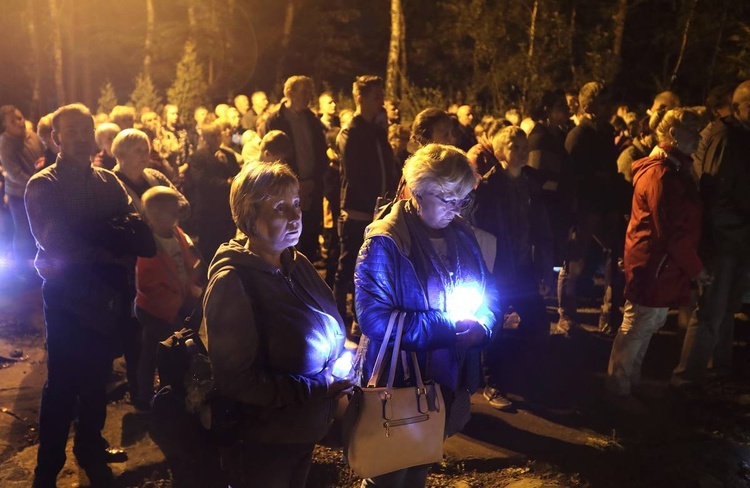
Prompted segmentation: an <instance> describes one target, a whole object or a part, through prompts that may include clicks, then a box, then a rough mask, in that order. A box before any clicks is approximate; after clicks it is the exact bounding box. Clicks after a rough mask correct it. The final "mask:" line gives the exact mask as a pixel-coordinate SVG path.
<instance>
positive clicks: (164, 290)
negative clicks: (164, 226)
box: [135, 226, 200, 323]
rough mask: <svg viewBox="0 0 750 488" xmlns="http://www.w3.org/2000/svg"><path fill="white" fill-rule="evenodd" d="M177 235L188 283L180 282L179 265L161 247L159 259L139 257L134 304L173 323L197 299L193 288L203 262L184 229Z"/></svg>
mask: <svg viewBox="0 0 750 488" xmlns="http://www.w3.org/2000/svg"><path fill="white" fill-rule="evenodd" d="M174 235H175V237H176V238H177V241H178V242H179V243H180V248H181V249H182V258H183V261H184V263H185V269H186V270H187V273H188V283H187V284H182V283H180V279H179V276H178V274H177V266H175V264H174V261H173V260H172V258H171V257H170V256H169V254H168V253H167V252H166V251H164V249H161V248H160V247H159V248H158V250H157V253H156V256H154V257H153V258H138V262H137V263H136V265H135V287H136V292H137V294H136V297H135V304H136V305H137V306H138V307H140V308H142V309H143V310H145V311H146V312H148V313H149V314H151V315H153V316H154V317H156V318H159V319H162V320H164V321H166V322H170V323H171V322H173V321H174V320H175V319H176V318H177V314H178V313H179V311H180V308H182V306H183V305H185V304H186V303H189V302H190V301H194V300H195V298H194V297H193V294H192V287H194V286H197V285H198V283H199V281H198V273H197V270H196V268H197V267H198V264H199V263H200V258H199V257H198V253H197V252H196V251H195V249H194V246H193V243H192V242H191V241H190V238H189V237H188V236H187V235H185V233H184V232H183V231H182V229H180V228H179V227H177V226H175V231H174ZM157 244H158V243H157ZM157 247H158V245H157Z"/></svg>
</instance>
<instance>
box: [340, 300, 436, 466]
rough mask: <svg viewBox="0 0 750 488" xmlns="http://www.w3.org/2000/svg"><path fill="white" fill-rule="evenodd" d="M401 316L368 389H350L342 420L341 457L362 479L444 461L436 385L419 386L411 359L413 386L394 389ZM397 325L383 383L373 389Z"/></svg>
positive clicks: (388, 332)
mask: <svg viewBox="0 0 750 488" xmlns="http://www.w3.org/2000/svg"><path fill="white" fill-rule="evenodd" d="M405 316H406V313H405V312H398V311H394V312H393V313H392V314H391V317H390V320H389V322H388V327H387V329H386V331H385V336H384V340H383V343H382V344H381V345H380V349H379V351H378V356H377V360H376V361H375V367H374V368H373V372H372V376H371V377H370V380H369V381H368V383H367V387H365V388H359V387H355V388H354V393H353V394H352V398H351V399H350V401H349V406H348V407H347V410H346V413H345V415H344V423H343V444H344V455H345V457H346V460H347V462H348V463H349V467H350V468H351V469H352V470H353V471H354V472H355V473H356V474H357V475H358V476H361V477H362V478H371V477H373V476H378V475H381V474H385V473H390V472H393V471H398V470H399V469H404V468H409V467H412V466H419V465H422V464H431V463H438V462H442V460H443V433H444V431H445V405H444V404H443V397H442V394H441V392H440V385H437V384H433V383H428V384H425V383H424V382H423V381H422V374H421V371H420V370H419V363H418V362H417V355H416V353H411V355H410V356H411V360H412V363H413V365H414V379H415V383H416V386H409V387H404V388H394V387H393V382H394V379H395V377H396V364H397V362H398V358H399V355H400V354H399V350H400V348H401V336H402V335H403V330H404V319H405ZM397 319H398V328H397V331H396V337H395V340H394V345H393V353H392V355H391V361H390V368H391V369H390V372H389V375H388V383H387V386H385V387H377V386H376V385H377V384H378V380H379V379H380V375H381V373H382V371H383V363H384V356H385V354H386V350H387V348H388V339H389V338H390V336H391V332H392V331H393V326H394V324H395V322H396V320H397ZM404 365H405V366H406V361H405V362H404Z"/></svg>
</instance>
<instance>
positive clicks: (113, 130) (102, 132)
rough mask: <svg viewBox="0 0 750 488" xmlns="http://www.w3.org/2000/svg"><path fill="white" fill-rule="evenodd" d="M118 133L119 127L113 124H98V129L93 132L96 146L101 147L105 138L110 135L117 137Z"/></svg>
mask: <svg viewBox="0 0 750 488" xmlns="http://www.w3.org/2000/svg"><path fill="white" fill-rule="evenodd" d="M118 132H120V126H119V125H117V124H113V123H112V122H105V123H103V124H100V125H99V127H97V128H96V132H94V139H96V145H97V146H101V145H102V141H103V140H104V137H105V136H107V135H110V134H115V135H117V133H118Z"/></svg>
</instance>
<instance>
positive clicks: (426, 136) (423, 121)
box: [411, 107, 451, 146]
mask: <svg viewBox="0 0 750 488" xmlns="http://www.w3.org/2000/svg"><path fill="white" fill-rule="evenodd" d="M443 121H447V122H451V116H450V114H449V113H448V112H446V111H445V110H441V109H439V108H434V107H430V108H426V109H424V110H422V111H421V112H419V113H418V114H417V116H416V117H414V123H413V124H412V126H411V138H412V140H414V142H416V143H417V144H419V145H421V146H424V145H426V144H429V143H430V142H432V130H433V129H434V128H435V125H437V124H438V123H439V122H443Z"/></svg>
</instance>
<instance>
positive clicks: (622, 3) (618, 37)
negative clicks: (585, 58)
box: [611, 0, 628, 80]
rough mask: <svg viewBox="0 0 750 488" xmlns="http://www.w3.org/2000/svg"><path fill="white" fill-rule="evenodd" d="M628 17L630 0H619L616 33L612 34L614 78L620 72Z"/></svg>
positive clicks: (615, 17) (616, 13)
mask: <svg viewBox="0 0 750 488" xmlns="http://www.w3.org/2000/svg"><path fill="white" fill-rule="evenodd" d="M627 18H628V0H617V11H616V12H615V16H614V19H613V20H614V33H613V36H612V57H613V59H612V76H611V78H612V80H614V79H615V77H616V76H617V74H618V73H619V72H620V65H621V63H622V38H623V35H624V34H625V21H626V20H627Z"/></svg>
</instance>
